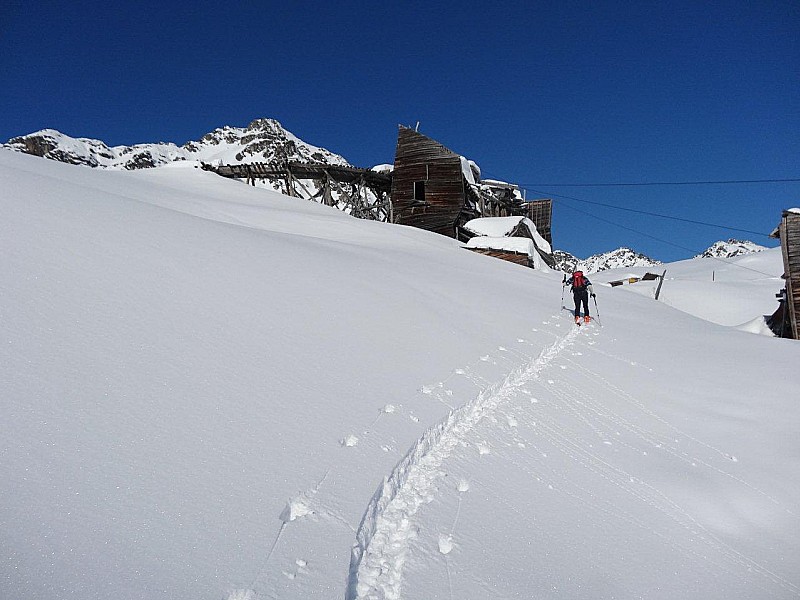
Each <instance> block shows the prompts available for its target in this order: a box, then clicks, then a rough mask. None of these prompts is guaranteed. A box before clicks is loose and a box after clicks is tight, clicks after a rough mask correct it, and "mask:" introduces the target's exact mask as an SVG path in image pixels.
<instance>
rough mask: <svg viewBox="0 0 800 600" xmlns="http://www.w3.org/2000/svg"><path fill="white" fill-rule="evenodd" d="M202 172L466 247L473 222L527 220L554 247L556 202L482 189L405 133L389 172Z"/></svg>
mask: <svg viewBox="0 0 800 600" xmlns="http://www.w3.org/2000/svg"><path fill="white" fill-rule="evenodd" d="M202 167H203V169H206V170H209V171H213V172H215V173H217V174H218V175H221V176H223V177H230V178H235V179H241V180H245V181H247V182H248V183H250V184H252V185H255V184H256V181H257V180H259V181H263V182H266V181H271V182H279V183H278V185H280V187H281V189H282V190H285V193H286V194H288V195H290V196H296V197H300V198H306V199H309V200H316V201H318V202H321V203H323V204H327V205H329V206H336V207H338V208H340V209H341V210H345V211H346V212H348V213H350V214H352V215H353V216H354V217H359V218H362V219H373V220H377V221H388V222H390V223H399V224H402V225H410V226H412V227H418V228H420V229H427V230H428V231H434V232H436V233H439V234H441V235H446V236H448V237H452V238H455V239H457V240H459V241H462V242H466V241H467V240H469V239H470V238H472V237H474V235H475V234H474V233H471V232H469V231H468V230H466V229H465V228H464V225H465V224H466V223H467V222H469V221H471V220H472V219H476V218H479V217H512V216H519V217H527V218H528V219H530V220H531V221H533V222H534V223H535V224H536V229H537V231H538V232H539V234H540V235H541V236H542V237H543V238H544V239H545V240H547V243H548V244H551V245H552V243H553V239H552V235H551V221H552V212H553V202H552V200H550V199H543V200H533V201H526V200H524V199H523V198H522V197H521V196H520V192H519V188H518V186H516V185H513V184H510V183H505V182H502V181H494V180H483V181H481V179H480V172H479V169H478V167H477V166H476V165H474V164H473V163H471V162H470V161H468V160H467V159H466V158H464V157H463V156H460V155H459V154H456V153H455V152H453V151H452V150H450V149H448V148H446V147H445V146H443V145H442V144H440V143H439V142H437V141H436V140H433V139H431V138H429V137H427V136H426V135H423V134H421V133H419V132H418V131H416V130H415V129H410V128H408V127H403V126H400V128H399V133H398V136H397V150H396V152H395V161H394V167H393V170H391V171H376V170H373V169H359V168H355V167H350V166H342V165H330V164H322V163H320V164H315V163H299V162H282V163H243V164H233V165H222V164H203V165H202ZM304 181H305V182H306V183H303V182H304ZM520 260H521V259H520Z"/></svg>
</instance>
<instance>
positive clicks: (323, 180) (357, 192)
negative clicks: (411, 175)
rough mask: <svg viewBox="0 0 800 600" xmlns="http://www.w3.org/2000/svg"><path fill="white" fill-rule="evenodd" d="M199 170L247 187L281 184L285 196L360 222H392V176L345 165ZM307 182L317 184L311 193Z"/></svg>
mask: <svg viewBox="0 0 800 600" xmlns="http://www.w3.org/2000/svg"><path fill="white" fill-rule="evenodd" d="M202 166H203V169H205V170H206V171H213V172H214V173H216V174H217V175H221V176H222V177H228V178H234V179H243V180H245V181H246V182H247V183H248V184H250V185H255V184H256V180H259V179H260V180H265V181H266V180H269V181H282V182H284V184H285V186H286V189H285V193H286V194H288V195H289V196H294V197H296V198H307V199H309V200H316V201H318V202H320V203H322V204H325V205H327V206H337V207H339V208H340V209H342V210H344V211H346V212H348V213H350V214H351V215H353V216H354V217H358V218H361V219H372V220H375V221H388V222H390V223H391V222H394V216H393V214H392V203H391V200H390V193H391V189H392V176H391V175H390V174H388V173H380V172H378V171H372V170H370V169H359V168H356V167H349V166H344V165H329V164H324V163H302V162H286V163H283V164H270V163H247V164H233V165H211V164H206V163H203V165H202ZM309 180H310V181H313V182H314V183H315V184H316V185H315V186H314V187H315V188H316V189H314V190H313V191H312V190H309V188H308V187H307V186H306V185H305V184H304V183H303V181H309ZM301 190H302V192H304V193H301Z"/></svg>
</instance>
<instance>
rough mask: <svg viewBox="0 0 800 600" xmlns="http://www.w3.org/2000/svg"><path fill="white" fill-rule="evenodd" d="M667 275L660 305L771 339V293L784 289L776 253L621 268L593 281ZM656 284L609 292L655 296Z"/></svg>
mask: <svg viewBox="0 0 800 600" xmlns="http://www.w3.org/2000/svg"><path fill="white" fill-rule="evenodd" d="M664 270H666V276H665V277H664V284H663V285H662V287H661V293H660V294H659V301H660V302H663V303H665V304H668V305H669V306H672V307H674V308H677V309H679V310H682V311H684V312H687V313H689V314H692V315H694V316H696V317H699V318H701V319H705V320H708V321H711V322H713V323H718V324H720V325H728V326H738V327H741V328H743V329H745V330H747V331H754V332H756V333H764V334H766V335H772V334H771V332H769V329H768V328H767V327H766V325H765V324H764V319H763V317H764V316H766V315H771V314H772V313H773V312H775V310H776V309H777V308H778V302H777V300H776V299H775V294H776V293H777V292H778V291H779V290H780V289H781V288H783V285H784V283H783V280H782V279H781V275H782V274H783V258H782V256H781V249H780V248H765V249H763V250H762V251H761V252H758V253H748V254H745V255H738V256H737V255H734V257H733V258H717V257H714V258H711V257H702V256H701V257H696V258H692V259H689V260H683V261H679V262H675V263H670V264H666V265H661V266H659V267H658V268H656V269H653V268H650V269H647V268H624V269H614V270H610V271H604V272H603V273H598V274H596V275H595V276H593V277H592V281H593V282H595V283H598V282H609V281H614V280H620V279H627V278H629V277H641V276H642V275H644V274H645V273H646V272H647V271H651V272H656V273H657V274H659V275H660V274H661V273H662V272H663V271H664ZM657 286H658V281H657V280H655V281H639V282H637V283H635V284H632V285H625V286H620V287H616V288H613V290H612V293H625V292H636V293H638V294H642V295H645V296H647V297H649V298H653V297H654V296H655V290H656V287H657Z"/></svg>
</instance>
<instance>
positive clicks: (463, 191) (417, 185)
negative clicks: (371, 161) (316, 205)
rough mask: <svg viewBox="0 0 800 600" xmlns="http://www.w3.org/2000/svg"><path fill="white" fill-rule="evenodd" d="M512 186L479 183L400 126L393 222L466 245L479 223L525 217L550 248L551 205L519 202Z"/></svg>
mask: <svg viewBox="0 0 800 600" xmlns="http://www.w3.org/2000/svg"><path fill="white" fill-rule="evenodd" d="M518 196H519V194H518V190H517V186H515V185H512V184H507V183H504V182H498V181H485V182H482V181H480V174H479V173H478V169H477V168H475V167H473V166H472V164H471V163H469V161H467V160H466V159H465V158H464V157H462V156H460V155H458V154H456V153H455V152H453V151H452V150H450V149H448V148H446V147H445V146H443V145H442V144H440V143H439V142H437V141H436V140H433V139H431V138H429V137H428V136H426V135H423V134H421V133H419V132H418V131H415V130H413V129H410V128H407V127H403V126H400V130H399V133H398V136H397V150H396V152H395V160H394V171H393V172H392V193H391V198H392V208H393V215H394V222H395V223H400V224H402V225H410V226H412V227H419V228H420V229H427V230H428V231H435V232H436V233H440V234H442V235H446V236H449V237H452V238H456V239H459V240H461V241H466V240H468V239H469V238H470V237H472V235H470V234H467V233H466V232H464V230H463V226H464V224H465V223H467V222H468V221H470V220H472V219H475V218H478V217H492V216H493V217H501V216H525V217H528V218H530V219H531V220H532V221H533V222H534V223H536V227H537V229H538V230H539V233H541V234H542V236H543V237H544V238H545V239H546V240H547V241H548V243H552V236H551V221H552V200H550V199H546V200H536V201H533V202H525V201H523V200H521V199H520V198H519V197H518Z"/></svg>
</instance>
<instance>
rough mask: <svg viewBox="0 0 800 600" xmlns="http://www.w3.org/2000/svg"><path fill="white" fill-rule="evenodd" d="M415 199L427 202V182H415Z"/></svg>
mask: <svg viewBox="0 0 800 600" xmlns="http://www.w3.org/2000/svg"><path fill="white" fill-rule="evenodd" d="M414 200H415V201H417V202H425V182H424V181H415V182H414Z"/></svg>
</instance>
